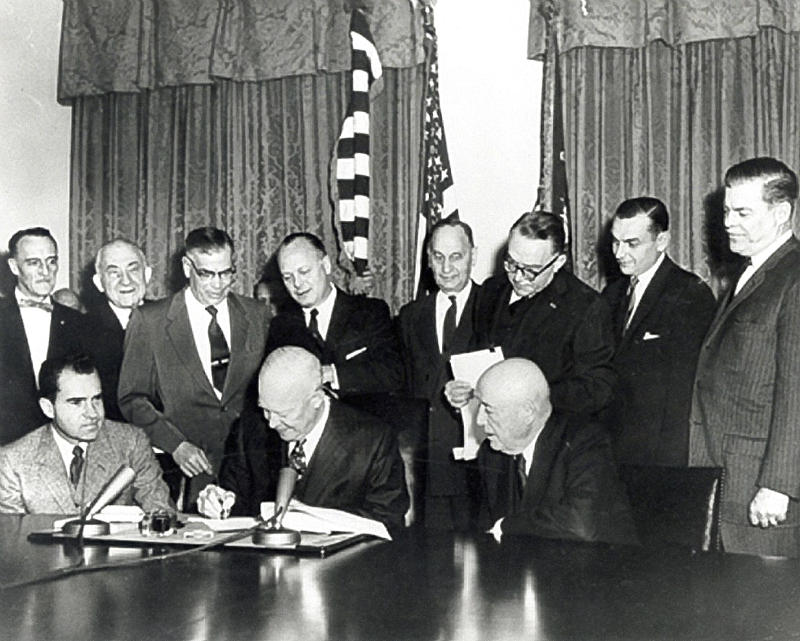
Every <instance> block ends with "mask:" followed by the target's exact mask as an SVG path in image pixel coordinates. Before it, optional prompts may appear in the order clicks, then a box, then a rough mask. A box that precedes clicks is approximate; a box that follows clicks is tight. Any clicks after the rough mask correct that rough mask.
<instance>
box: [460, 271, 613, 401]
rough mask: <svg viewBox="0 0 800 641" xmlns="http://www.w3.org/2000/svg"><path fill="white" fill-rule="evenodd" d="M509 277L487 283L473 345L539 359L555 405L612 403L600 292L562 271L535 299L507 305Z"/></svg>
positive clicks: (608, 339) (609, 340)
mask: <svg viewBox="0 0 800 641" xmlns="http://www.w3.org/2000/svg"><path fill="white" fill-rule="evenodd" d="M510 296H511V284H510V283H509V282H508V278H507V277H506V276H505V275H500V276H494V277H492V278H490V279H489V280H487V281H486V282H484V283H483V285H482V286H481V291H480V295H479V297H478V301H477V304H476V313H475V335H474V338H473V345H472V347H473V348H476V349H481V348H485V347H490V346H498V345H500V346H502V348H503V355H504V356H505V357H506V358H511V357H515V356H518V357H521V358H527V359H530V360H532V361H533V362H534V363H536V364H537V365H538V366H539V368H540V369H541V370H542V372H543V373H544V375H545V378H547V382H548V383H550V399H551V402H552V403H553V407H554V408H556V409H558V410H563V411H568V412H580V413H583V412H597V411H600V410H601V409H603V408H604V407H605V406H606V405H608V403H609V402H610V401H611V397H612V392H613V386H614V382H615V376H614V370H613V367H612V364H611V360H612V358H613V356H614V337H613V333H612V330H611V318H610V314H609V311H608V307H607V306H606V304H605V303H603V301H602V300H601V299H600V296H599V295H598V294H597V293H596V292H595V291H594V290H593V289H591V288H590V287H589V286H588V285H585V284H584V283H582V282H581V281H579V280H578V279H577V278H576V277H575V276H573V275H572V274H570V273H568V272H566V271H564V270H563V269H562V270H560V271H559V272H557V273H556V275H555V277H554V278H553V281H552V282H551V283H550V284H549V285H548V286H547V287H546V288H545V289H544V290H542V291H541V292H539V293H538V294H536V295H535V296H534V297H532V298H528V299H524V300H521V301H517V302H515V303H514V304H513V305H511V306H509V305H508V301H509V300H510Z"/></svg>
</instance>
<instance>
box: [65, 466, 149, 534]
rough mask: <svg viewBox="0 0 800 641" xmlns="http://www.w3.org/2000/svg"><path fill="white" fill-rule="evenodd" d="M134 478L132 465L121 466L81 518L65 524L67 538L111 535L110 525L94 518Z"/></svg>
mask: <svg viewBox="0 0 800 641" xmlns="http://www.w3.org/2000/svg"><path fill="white" fill-rule="evenodd" d="M134 478H136V472H134V471H133V468H132V467H131V466H130V465H121V466H120V468H119V469H118V470H117V471H116V472H115V473H114V476H112V477H111V478H110V479H109V480H108V482H107V483H106V484H105V485H104V486H103V488H102V489H101V490H100V493H99V494H98V495H97V497H96V498H95V500H94V501H92V502H91V504H90V505H89V507H88V508H87V509H86V511H85V512H84V513H83V514H81V516H80V518H78V519H73V520H72V521H67V522H66V523H64V525H63V526H62V528H61V531H62V532H63V533H64V534H66V535H67V536H76V537H78V538H79V539H82V538H83V535H84V534H87V535H89V536H102V535H104V534H109V533H110V531H111V528H109V526H108V523H106V522H105V521H100V520H98V519H95V518H93V517H94V515H95V514H97V513H98V512H99V511H100V510H102V509H103V508H104V507H105V506H106V505H108V504H109V503H111V501H113V500H114V499H115V498H117V497H118V496H119V495H120V494H121V493H122V490H124V489H125V488H126V487H128V486H129V485H130V484H131V483H132V482H133V479H134Z"/></svg>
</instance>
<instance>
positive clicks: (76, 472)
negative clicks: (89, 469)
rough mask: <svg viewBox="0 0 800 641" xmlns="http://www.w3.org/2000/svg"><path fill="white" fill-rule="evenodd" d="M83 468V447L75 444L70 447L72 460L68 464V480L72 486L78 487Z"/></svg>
mask: <svg viewBox="0 0 800 641" xmlns="http://www.w3.org/2000/svg"><path fill="white" fill-rule="evenodd" d="M82 470H83V448H82V447H81V446H80V445H76V446H75V447H73V448H72V462H71V463H70V464H69V480H70V482H71V483H72V486H73V487H78V481H80V480H81V471H82Z"/></svg>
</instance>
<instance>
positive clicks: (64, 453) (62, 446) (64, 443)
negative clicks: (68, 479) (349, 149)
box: [50, 423, 88, 466]
mask: <svg viewBox="0 0 800 641" xmlns="http://www.w3.org/2000/svg"><path fill="white" fill-rule="evenodd" d="M50 433H51V434H52V435H53V440H54V441H55V442H56V447H57V448H58V453H59V454H61V458H62V460H63V461H64V463H65V464H66V465H67V466H69V464H70V462H71V461H72V450H73V449H74V448H75V446H76V445H80V447H81V449H82V450H83V453H84V455H85V454H86V448H87V447H88V443H87V442H86V441H79V442H78V443H70V442H69V441H68V440H67V439H66V438H64V435H63V434H61V432H59V431H58V430H57V429H56V426H55V425H53V424H52V423H50Z"/></svg>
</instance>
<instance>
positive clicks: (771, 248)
mask: <svg viewBox="0 0 800 641" xmlns="http://www.w3.org/2000/svg"><path fill="white" fill-rule="evenodd" d="M791 237H792V230H791V229H789V230H787V231H785V232H783V233H782V234H781V235H780V236H778V237H777V238H776V239H775V240H773V241H772V242H771V243H770V244H769V245H767V246H766V247H764V249H762V250H761V251H760V252H758V253H756V254H753V255H752V256H750V264H751V265H752V266H753V269H754V270H756V269H758V268H759V267H761V265H763V264H764V263H765V262H767V260H768V259H769V257H770V256H772V254H774V253H775V252H776V251H778V248H779V247H781V245H783V244H784V243H785V242H786V241H787V240H789V239H790V238H791Z"/></svg>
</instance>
